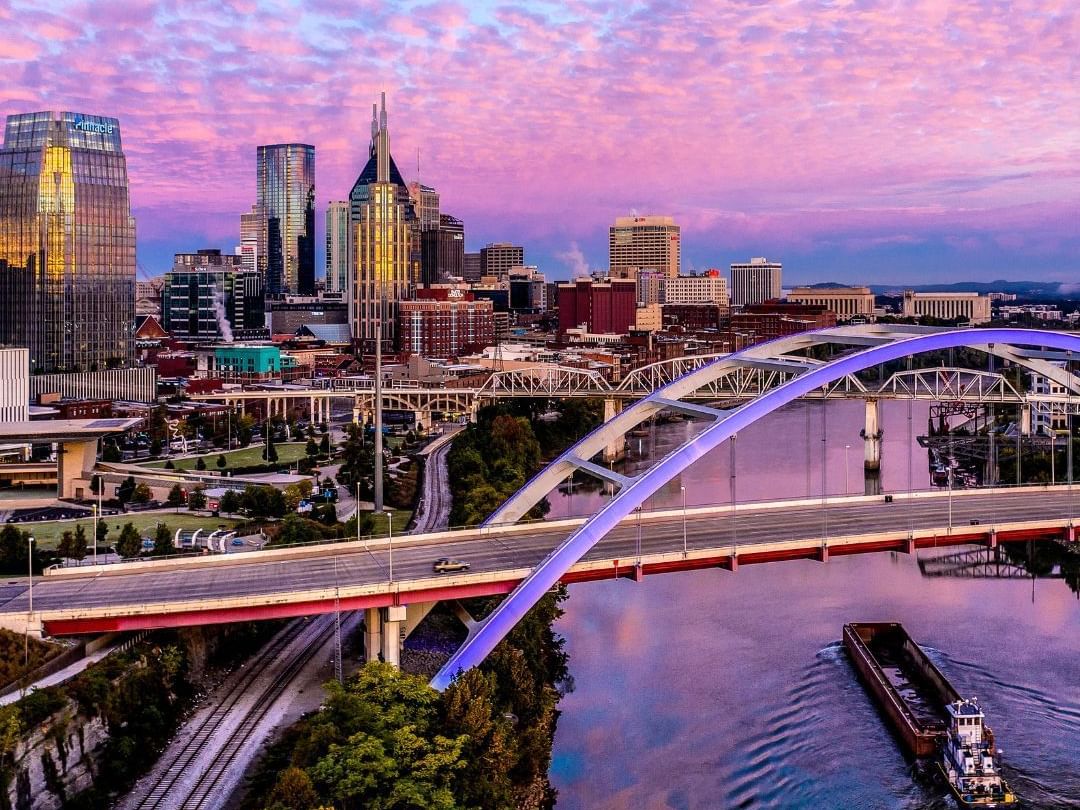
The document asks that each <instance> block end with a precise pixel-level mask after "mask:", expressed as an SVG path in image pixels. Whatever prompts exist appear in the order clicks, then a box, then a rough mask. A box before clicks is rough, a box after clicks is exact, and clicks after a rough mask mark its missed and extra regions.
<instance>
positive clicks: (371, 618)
mask: <svg viewBox="0 0 1080 810" xmlns="http://www.w3.org/2000/svg"><path fill="white" fill-rule="evenodd" d="M435 605H436V603H435V602H415V603H413V604H411V605H391V606H390V607H384V608H367V609H366V610H365V611H364V655H365V657H366V658H367V660H368V661H371V660H374V659H376V658H377V659H379V660H381V661H385V662H386V663H388V664H392V665H393V666H395V667H398V668H400V667H401V643H402V642H403V641H404V640H405V639H407V638H408V637H409V636H410V635H411V634H412V632H413V630H415V629H416V628H417V625H419V624H420V622H422V621H423V620H424V617H425V616H427V615H428V613H430V612H431V609H432V608H433V607H435Z"/></svg>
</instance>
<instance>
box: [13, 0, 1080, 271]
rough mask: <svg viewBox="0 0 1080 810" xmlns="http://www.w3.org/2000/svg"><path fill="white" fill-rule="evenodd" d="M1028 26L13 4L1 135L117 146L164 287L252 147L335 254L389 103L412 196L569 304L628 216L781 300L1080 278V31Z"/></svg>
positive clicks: (768, 11)
mask: <svg viewBox="0 0 1080 810" xmlns="http://www.w3.org/2000/svg"><path fill="white" fill-rule="evenodd" d="M1023 6H1024V8H1023V9H1016V8H1004V7H994V6H990V7H984V6H983V4H981V3H976V2H968V3H953V4H949V8H947V9H946V8H943V5H942V4H940V3H932V2H926V3H923V4H922V7H920V8H919V9H913V10H912V13H911V14H906V15H904V19H902V20H901V19H898V18H894V17H895V15H891V12H890V11H889V10H888V9H886V8H878V7H877V5H876V4H873V3H861V4H854V3H852V4H836V5H835V6H833V7H820V6H816V5H815V6H813V7H811V5H810V4H807V3H801V2H800V3H793V4H790V5H788V6H785V7H783V8H776V7H774V6H772V5H771V4H770V5H768V6H759V7H749V6H745V5H743V4H741V3H725V4H723V5H721V6H719V7H714V6H713V5H705V4H700V5H698V7H697V8H694V9H690V10H684V9H679V8H676V7H674V6H672V7H668V6H666V5H664V4H658V3H650V4H640V5H638V6H635V7H632V8H630V9H628V10H626V11H624V12H620V11H619V10H617V9H614V8H613V7H609V6H608V5H607V4H605V3H576V4H571V5H569V6H565V7H561V8H558V9H554V8H553V7H549V6H546V5H537V6H534V7H529V6H518V7H514V6H501V7H496V6H494V5H491V4H480V5H479V6H476V7H471V8H467V7H465V6H463V5H459V4H454V3H437V4H433V5H426V6H422V5H417V6H408V7H399V10H395V11H391V10H387V9H385V8H380V7H378V6H372V7H370V8H362V9H359V8H357V7H356V6H354V5H351V4H338V3H325V4H321V5H320V7H319V9H317V10H315V11H312V12H305V13H304V14H303V15H302V16H297V12H296V10H295V9H289V8H285V7H283V8H280V9H277V10H275V9H274V8H271V7H269V6H264V5H262V4H259V3H255V2H236V3H221V4H207V5H205V6H200V7H196V8H195V9H194V10H192V11H186V10H185V11H176V10H169V9H167V8H166V7H164V6H159V5H157V4H152V3H146V4H139V3H135V4H125V5H124V7H123V8H122V9H121V8H119V7H118V8H115V9H109V8H97V7H95V8H93V9H92V10H89V7H85V8H84V7H77V6H69V5H67V4H63V3H54V4H49V5H46V6H37V7H35V8H33V9H24V8H22V7H21V6H19V5H18V4H16V3H12V2H10V0H2V2H0V21H3V22H4V23H5V28H6V29H7V30H6V33H5V38H4V39H5V41H4V49H3V50H2V51H0V65H3V67H4V70H5V75H6V76H8V77H9V80H8V81H7V82H6V83H5V87H4V89H3V91H0V114H3V115H8V114H15V113H22V112H30V111H34V110H38V109H92V110H94V111H96V112H98V113H99V114H102V115H108V116H112V117H115V118H118V119H119V120H120V122H121V127H122V128H123V134H124V143H125V152H126V153H127V155H128V166H129V174H130V179H131V195H132V208H133V211H132V213H133V215H134V216H135V217H136V218H137V220H138V222H139V234H138V249H139V261H140V263H141V264H142V265H143V266H144V267H145V269H146V270H147V271H148V272H149V273H151V274H157V273H160V272H163V271H164V270H166V269H167V268H168V261H169V259H170V258H171V256H172V254H173V253H175V252H183V251H190V250H194V249H196V248H198V247H209V246H214V247H222V248H224V249H227V250H231V249H232V248H233V246H235V244H237V243H238V241H239V234H238V233H237V230H238V229H237V222H238V217H239V215H240V214H241V213H243V212H245V211H247V210H249V208H250V205H251V200H252V199H253V198H254V193H255V188H254V186H255V184H254V179H253V174H254V172H253V162H254V160H253V158H254V151H255V147H256V146H257V145H260V144H266V143H283V142H303V143H312V144H314V145H315V147H316V149H317V150H318V153H319V155H320V159H319V170H318V176H317V179H316V194H317V197H316V202H315V208H316V211H317V212H318V213H317V215H318V218H319V223H318V227H317V234H319V235H321V234H322V233H324V231H323V227H324V225H323V223H322V217H323V214H324V212H325V208H326V204H327V202H328V201H329V200H332V199H343V198H344V197H345V195H347V194H348V191H349V188H350V187H351V183H352V181H353V179H355V177H356V173H357V171H358V170H359V169H360V168H361V167H362V166H363V162H364V159H365V149H366V148H367V143H368V113H367V110H368V104H370V99H371V98H373V97H375V96H376V95H377V93H378V92H379V91H382V90H385V91H386V92H387V94H388V96H389V98H390V101H391V104H392V106H393V109H394V117H395V144H396V149H395V151H396V153H397V155H398V160H399V162H400V163H401V166H402V169H403V173H404V174H405V176H406V179H407V180H410V181H411V180H416V179H419V180H421V181H422V182H424V183H425V184H427V185H431V186H433V187H435V188H436V189H437V190H438V192H439V193H440V195H441V196H442V206H443V208H444V210H447V211H450V212H452V213H454V214H455V215H456V216H458V217H460V218H461V219H462V220H463V221H464V223H465V229H466V239H467V246H468V249H469V250H471V251H475V250H477V249H478V248H479V247H480V246H482V245H483V244H486V243H487V242H497V241H512V242H514V243H517V244H524V245H525V247H526V249H527V252H528V254H529V256H530V261H532V262H535V263H537V264H538V265H539V266H540V268H541V270H542V271H544V272H546V273H548V274H549V277H551V278H568V277H570V276H572V275H573V274H574V272H576V271H580V270H581V269H584V268H586V267H588V268H589V269H598V268H599V269H603V268H605V267H606V263H607V250H606V242H607V228H608V226H609V225H610V223H611V221H613V219H614V217H616V216H625V215H627V214H630V213H634V212H636V213H639V214H643V215H644V214H658V215H670V216H673V217H674V218H675V220H676V222H677V223H679V225H680V226H681V227H682V231H683V242H684V245H683V266H684V269H685V270H686V271H694V270H701V269H704V268H706V267H710V266H713V267H726V266H727V265H728V264H729V263H730V262H732V261H737V260H746V259H747V258H749V257H750V256H755V255H767V256H770V257H773V256H775V257H777V258H778V259H779V260H781V261H783V262H784V265H785V273H786V280H790V282H791V283H802V282H806V281H815V280H817V281H824V280H836V281H846V282H867V283H882V282H886V281H896V282H897V283H920V282H931V281H935V280H940V279H941V277H942V276H941V274H942V273H943V272H946V271H947V272H948V273H949V276H948V278H949V280H982V281H989V280H992V279H997V278H1003V277H1004V278H1010V279H1040V280H1062V281H1068V280H1071V278H1072V277H1073V275H1074V274H1075V271H1076V270H1077V269H1078V268H1077V265H1076V259H1075V256H1076V252H1077V247H1078V246H1080V237H1078V235H1077V233H1076V228H1075V222H1076V220H1077V215H1078V213H1080V199H1078V195H1077V192H1076V190H1075V187H1076V175H1077V169H1076V158H1077V156H1078V155H1080V143H1078V136H1077V131H1078V129H1077V119H1076V115H1077V113H1076V110H1075V105H1071V104H1069V103H1068V99H1069V97H1070V93H1071V87H1072V86H1073V85H1074V82H1075V78H1076V76H1075V73H1076V70H1075V59H1074V58H1073V57H1071V56H1070V54H1072V53H1075V52H1076V50H1077V43H1076V30H1077V23H1078V19H1080V17H1078V13H1077V12H1076V11H1075V10H1073V9H1072V8H1071V7H1070V6H1069V5H1068V4H1066V3H1063V2H1056V1H1055V0H1045V2H1036V1H1035V0H1032V2H1028V3H1024V4H1023ZM266 32H272V33H273V34H274V35H273V36H266ZM91 50H92V52H93V53H94V54H95V58H94V59H93V60H81V59H80V60H71V59H57V58H55V57H56V56H57V55H58V54H62V53H65V52H68V53H71V52H80V53H84V52H89V51H91ZM207 54H211V55H212V56H213V58H205V56H206V55H207ZM286 97H287V98H288V99H289V103H287V104H282V103H280V100H281V99H282V98H286ZM151 101H153V102H156V103H150V102H151ZM162 102H164V103H162ZM418 148H419V149H420V150H421V161H420V163H421V167H420V168H421V171H420V172H419V175H417V172H416V153H417V149H418ZM317 242H318V245H319V257H318V258H317V259H316V265H317V266H318V267H320V269H321V267H322V266H323V260H322V239H321V236H320V237H319V238H317Z"/></svg>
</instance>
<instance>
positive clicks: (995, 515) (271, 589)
mask: <svg viewBox="0 0 1080 810" xmlns="http://www.w3.org/2000/svg"><path fill="white" fill-rule="evenodd" d="M948 500H949V499H948V498H945V497H933V498H925V499H912V500H897V501H896V502H895V503H891V504H887V503H884V501H883V499H880V498H875V499H873V500H870V501H866V500H862V501H858V502H855V503H835V504H831V505H830V506H829V508H828V510H827V516H828V537H829V539H830V540H835V539H836V538H839V537H842V536H852V535H862V534H870V533H875V532H906V531H907V530H908V529H909V528H912V529H916V530H918V529H934V528H940V529H942V533H944V527H945V526H946V524H947V520H948ZM952 500H953V524H954V526H956V527H958V529H961V530H962V529H966V528H968V524H969V522H970V521H971V520H972V519H977V520H979V521H981V523H982V524H983V525H984V527H985V526H986V525H989V524H996V523H997V524H1000V523H1011V522H1023V521H1036V520H1062V521H1065V520H1068V519H1069V518H1071V516H1072V515H1073V514H1077V515H1078V516H1080V488H1077V491H1073V492H1067V491H1065V489H1064V488H1060V489H1058V490H1057V491H1044V490H1035V489H1029V490H1021V491H1016V492H1007V493H1003V492H1001V491H1000V490H999V491H997V492H993V493H990V492H985V493H983V492H980V493H976V492H967V493H964V494H963V495H962V496H961V495H958V496H956V497H954V498H953V499H952ZM823 514H824V513H823V510H822V508H821V507H820V506H812V505H806V504H805V502H804V503H803V504H802V505H798V506H792V507H783V508H769V509H764V508H758V507H747V508H746V511H740V512H737V513H736V517H735V519H734V520H732V517H731V512H730V511H729V510H724V511H721V512H718V513H712V514H708V515H703V516H694V515H691V516H690V517H689V519H688V520H687V522H686V539H687V547H688V549H689V550H690V551H694V550H695V549H718V550H719V551H720V552H721V553H723V552H724V550H725V547H726V548H727V549H730V547H731V546H732V544H733V543H737V544H738V550H739V554H740V555H744V554H747V553H751V552H752V551H753V546H754V545H755V544H761V543H766V542H772V541H784V540H802V539H807V538H820V537H821V536H822V532H823V528H824V520H823ZM567 531H568V530H567V529H566V528H565V527H552V526H550V525H547V524H537V525H536V526H535V528H534V529H533V530H531V531H528V532H527V533H522V534H517V535H508V536H481V535H480V534H479V533H477V532H475V531H468V532H461V534H460V535H456V536H453V537H451V538H450V539H445V537H444V538H442V539H425V538H422V537H421V538H417V539H411V538H410V539H408V540H404V542H400V541H397V540H395V543H394V549H393V574H394V577H393V579H394V581H395V586H398V585H399V584H400V583H404V582H408V581H410V580H419V579H428V580H430V579H431V578H432V577H433V576H434V575H433V573H432V568H431V566H432V561H433V560H434V559H435V558H437V557H441V556H449V557H454V558H458V559H461V560H464V561H467V562H469V563H470V565H471V566H472V568H471V571H470V574H476V573H478V572H481V573H482V572H490V573H495V574H497V573H498V572H500V571H502V572H508V576H507V579H513V577H512V576H510V575H509V572H512V571H515V570H517V571H519V572H520V570H521V569H525V568H531V567H533V566H535V565H536V564H537V563H538V562H539V561H540V560H541V559H542V558H543V557H544V556H545V555H546V554H547V553H548V552H549V551H550V550H551V549H552V548H554V547H555V546H556V545H557V544H558V543H559V542H560V541H561V540H562V539H563V538H564V537H565V536H566V534H567ZM638 536H639V535H638V529H637V527H636V526H635V520H634V519H633V518H631V519H630V520H629V521H628V522H624V523H623V524H622V526H620V527H619V528H617V529H616V530H615V531H613V532H612V533H611V534H610V535H609V536H608V537H607V538H605V539H604V540H602V541H601V542H600V543H599V544H597V546H595V547H594V548H593V549H592V550H591V551H590V552H589V553H588V554H586V556H585V557H584V558H583V561H589V560H613V559H618V560H620V561H621V564H622V565H627V566H630V565H633V563H634V560H635V558H636V557H637V555H638V553H639V550H638ZM640 537H641V539H640V553H642V554H646V555H648V554H657V553H665V552H681V551H682V538H683V521H682V519H681V516H675V517H669V518H665V519H663V520H648V519H646V520H645V521H644V522H643V523H642V529H641V532H640ZM257 554H258V553H256V555H253V557H252V559H251V561H250V562H232V563H230V564H227V565H222V564H219V565H205V566H193V567H184V568H181V569H178V570H169V571H160V572H149V571H148V572H145V573H128V574H112V575H107V576H106V575H100V576H86V577H78V578H72V579H50V578H45V579H39V580H38V581H37V583H36V584H35V587H34V609H35V611H39V612H40V611H50V610H65V611H66V610H73V609H74V610H77V609H93V608H101V607H105V606H120V605H140V604H145V603H165V602H170V601H190V600H196V601H197V600H207V599H215V598H229V597H241V596H244V597H254V598H255V599H254V600H253V601H258V600H257V597H259V596H267V597H272V596H273V595H275V594H277V595H281V594H285V593H287V592H297V591H306V590H315V589H320V588H329V589H332V588H334V587H335V584H336V585H338V586H340V587H342V588H344V587H348V586H354V585H364V584H371V585H377V584H379V583H387V582H388V579H389V563H390V559H389V557H390V552H389V550H388V549H387V548H386V546H385V544H380V545H377V546H373V547H372V548H371V549H370V550H365V549H363V548H351V549H342V552H341V553H337V554H334V553H328V552H327V550H326V547H325V546H324V547H322V549H321V556H313V557H301V558H290V559H282V560H271V559H269V558H268V559H266V560H259V558H258V556H257ZM26 597H27V594H26V581H25V580H9V581H8V582H7V583H5V584H3V585H0V613H5V614H15V613H23V614H25V613H26V611H27V598H26Z"/></svg>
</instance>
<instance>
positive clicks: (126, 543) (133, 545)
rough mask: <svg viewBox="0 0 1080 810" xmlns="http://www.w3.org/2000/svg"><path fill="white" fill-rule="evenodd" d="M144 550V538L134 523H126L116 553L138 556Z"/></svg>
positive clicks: (117, 543) (125, 555) (117, 542)
mask: <svg viewBox="0 0 1080 810" xmlns="http://www.w3.org/2000/svg"><path fill="white" fill-rule="evenodd" d="M141 552H142V538H141V537H140V536H139V532H138V531H137V530H136V529H135V525H134V524H133V523H125V524H124V528H123V529H121V530H120V537H119V538H117V541H116V553H117V554H119V555H120V556H121V557H125V558H127V557H138V556H139V554H140V553H141Z"/></svg>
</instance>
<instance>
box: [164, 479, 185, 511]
mask: <svg viewBox="0 0 1080 810" xmlns="http://www.w3.org/2000/svg"><path fill="white" fill-rule="evenodd" d="M165 503H167V504H168V505H169V506H172V507H174V508H176V509H179V508H180V507H181V506H183V505H184V490H183V489H181V488H180V485H179V484H173V487H172V489H170V490H169V497H168V498H167V499H166V500H165Z"/></svg>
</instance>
